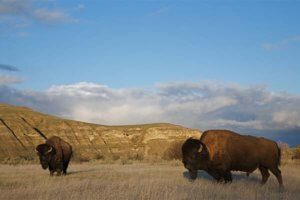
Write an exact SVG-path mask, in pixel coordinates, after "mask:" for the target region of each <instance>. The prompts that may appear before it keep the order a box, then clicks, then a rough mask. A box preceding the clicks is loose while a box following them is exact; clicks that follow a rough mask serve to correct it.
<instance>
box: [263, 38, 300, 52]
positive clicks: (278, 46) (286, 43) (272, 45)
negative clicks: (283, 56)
mask: <svg viewBox="0 0 300 200" xmlns="http://www.w3.org/2000/svg"><path fill="white" fill-rule="evenodd" d="M299 42H300V36H299V35H297V36H293V37H289V38H286V39H283V40H280V41H278V42H273V43H271V42H268V43H264V44H262V48H263V49H265V50H278V49H283V48H286V47H288V46H289V45H291V44H295V43H299Z"/></svg>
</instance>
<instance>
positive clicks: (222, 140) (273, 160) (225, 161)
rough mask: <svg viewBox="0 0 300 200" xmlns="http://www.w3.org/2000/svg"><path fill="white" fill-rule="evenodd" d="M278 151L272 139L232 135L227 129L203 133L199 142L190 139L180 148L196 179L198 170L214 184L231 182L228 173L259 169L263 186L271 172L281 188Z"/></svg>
mask: <svg viewBox="0 0 300 200" xmlns="http://www.w3.org/2000/svg"><path fill="white" fill-rule="evenodd" d="M280 154H281V153H280V149H279V147H278V145H277V143H275V142H274V141H272V140H268V139H265V138H257V137H253V136H246V135H240V134H237V133H234V132H232V131H228V130H209V131H205V132H204V133H203V134H202V136H201V138H200V140H196V139H192V138H189V139H187V140H186V141H185V142H184V144H183V145H182V157H183V159H182V162H183V164H184V167H185V168H186V169H188V170H189V173H190V176H191V178H192V179H196V177H197V170H205V171H206V172H207V173H208V174H210V175H211V176H212V177H214V178H215V179H216V180H217V181H225V182H231V181H232V176H231V170H234V171H243V172H247V175H248V174H249V173H251V172H253V171H254V170H255V169H257V168H259V170H260V172H261V175H262V181H261V183H262V184H264V183H265V182H266V181H267V180H268V178H269V176H270V174H269V171H268V170H270V171H271V172H272V173H273V174H274V175H275V176H276V178H277V180H278V182H279V185H280V186H281V187H282V186H283V183H282V177H281V171H280V170H279V169H278V166H279V164H280Z"/></svg>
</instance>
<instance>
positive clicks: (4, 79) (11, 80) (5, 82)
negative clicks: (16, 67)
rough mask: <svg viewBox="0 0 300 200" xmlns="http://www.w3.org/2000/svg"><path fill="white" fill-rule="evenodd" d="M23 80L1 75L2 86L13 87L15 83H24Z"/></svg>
mask: <svg viewBox="0 0 300 200" xmlns="http://www.w3.org/2000/svg"><path fill="white" fill-rule="evenodd" d="M23 81H24V79H23V78H18V77H16V76H8V75H1V74H0V86H1V85H11V84H15V83H21V82H23Z"/></svg>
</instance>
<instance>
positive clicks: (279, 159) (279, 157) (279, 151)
mask: <svg viewBox="0 0 300 200" xmlns="http://www.w3.org/2000/svg"><path fill="white" fill-rule="evenodd" d="M277 148H278V166H279V165H280V164H281V162H280V161H281V149H280V148H279V147H278V146H277Z"/></svg>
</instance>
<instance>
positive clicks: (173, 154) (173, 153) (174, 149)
mask: <svg viewBox="0 0 300 200" xmlns="http://www.w3.org/2000/svg"><path fill="white" fill-rule="evenodd" d="M183 142H184V141H174V142H173V143H171V144H170V147H169V148H168V149H167V150H166V151H165V152H164V155H163V159H165V160H173V159H175V160H181V158H182V153H181V146H182V144H183Z"/></svg>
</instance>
